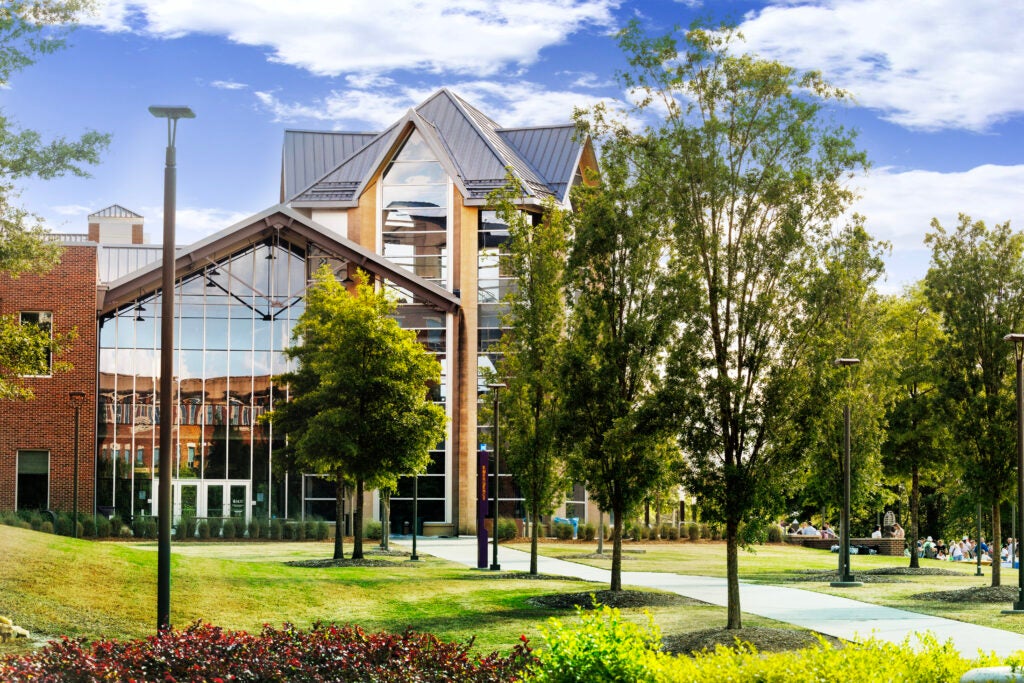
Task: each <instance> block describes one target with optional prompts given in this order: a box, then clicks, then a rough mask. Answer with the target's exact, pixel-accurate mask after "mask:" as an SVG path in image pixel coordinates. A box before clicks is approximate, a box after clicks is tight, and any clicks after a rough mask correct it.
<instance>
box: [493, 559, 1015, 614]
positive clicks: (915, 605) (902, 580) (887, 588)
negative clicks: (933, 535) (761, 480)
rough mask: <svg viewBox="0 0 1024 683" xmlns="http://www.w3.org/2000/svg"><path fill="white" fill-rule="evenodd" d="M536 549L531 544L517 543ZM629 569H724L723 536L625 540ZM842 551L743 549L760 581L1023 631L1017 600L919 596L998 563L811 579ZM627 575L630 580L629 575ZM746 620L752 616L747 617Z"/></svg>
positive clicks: (746, 571)
mask: <svg viewBox="0 0 1024 683" xmlns="http://www.w3.org/2000/svg"><path fill="white" fill-rule="evenodd" d="M511 547H515V548H517V549H519V550H524V551H526V552H529V545H527V544H522V545H516V546H511ZM595 547H596V545H595V544H585V545H584V544H559V543H544V544H542V545H541V546H540V552H541V553H542V554H544V555H549V556H551V557H560V558H565V559H569V558H571V556H573V555H581V554H589V553H593V551H594V549H595ZM623 548H624V552H623V558H624V559H623V562H622V570H623V571H624V572H631V571H637V572H672V573H677V574H696V575H703V576H719V577H724V576H725V544H724V542H696V543H691V542H655V543H644V542H638V543H634V542H627V543H625V544H624V545H623ZM605 554H606V555H607V558H605V559H589V558H588V559H582V558H581V559H574V561H576V562H582V563H585V564H589V565H592V566H595V567H602V568H606V569H607V568H610V567H611V544H610V543H605ZM837 563H838V556H837V555H836V554H835V553H830V552H827V551H824V550H813V549H810V548H802V547H799V546H792V545H789V544H785V543H775V544H768V545H763V546H757V547H755V548H754V551H753V552H748V551H742V550H741V551H740V558H739V567H740V579H741V580H744V581H751V582H758V583H773V584H786V585H788V586H790V587H793V588H803V589H806V590H810V591H817V592H821V593H830V594H833V595H841V596H843V597H847V598H853V599H855V600H862V601H864V602H870V603H874V604H878V605H886V606H888V607H896V608H899V609H905V610H909V611H912V612H921V613H924V614H932V615H935V616H940V617H946V618H948V619H956V620H959V621H966V622H969V623H972V624H980V625H983V626H991V627H993V628H1000V629H1004V630H1007V631H1014V632H1016V633H1024V616H1019V615H1005V614H1002V610H1004V609H1009V608H1010V603H1009V602H1008V601H1003V602H995V603H989V602H977V601H966V600H963V601H956V602H946V601H940V600H921V599H917V598H914V597H912V596H915V595H918V594H922V593H934V592H939V591H949V590H958V589H966V588H976V587H982V586H989V585H991V582H992V574H991V571H992V570H991V567H987V566H982V573H983V576H982V577H977V576H975V571H976V567H975V565H974V564H973V563H967V562H942V561H939V560H926V559H922V560H921V567H931V568H940V569H947V570H952V571H956V572H958V573H959V574H960V575H959V576H886V577H879V578H878V579H876V581H884V583H882V582H878V583H875V582H871V583H868V582H867V581H869V580H870V579H871V577H867V576H859V577H856V578H860V579H864V580H865V581H866V582H865V585H864V586H862V587H859V588H832V587H831V586H829V582H828V581H827V580H817V581H806V580H802V579H804V578H807V577H806V573H807V572H809V571H813V570H820V571H827V570H835V569H836V566H837ZM909 563H910V560H909V559H908V558H905V557H887V556H883V555H854V556H851V558H850V567H851V569H852V571H853V573H854V575H856V574H857V572H858V571H864V570H870V569H878V568H881V567H907V566H909ZM1017 581H1018V574H1017V570H1015V569H1007V568H1005V567H1004V568H1003V569H1002V576H1001V585H1003V586H1013V587H1015V586H1017ZM627 582H628V581H627ZM745 619H746V618H745Z"/></svg>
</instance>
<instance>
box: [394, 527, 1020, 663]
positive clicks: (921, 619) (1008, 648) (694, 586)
mask: <svg viewBox="0 0 1024 683" xmlns="http://www.w3.org/2000/svg"><path fill="white" fill-rule="evenodd" d="M393 542H395V543H397V544H401V545H403V546H409V544H410V541H409V539H408V538H405V539H403V538H401V537H398V538H395V539H393ZM416 543H417V551H418V552H420V553H423V554H425V555H433V556H434V557H439V558H442V559H445V560H449V561H451V562H456V563H458V564H463V565H466V566H467V567H476V557H477V555H476V552H477V549H476V539H475V538H471V537H463V538H420V539H418V540H417V542H416ZM608 552H611V551H610V549H609V551H608ZM487 557H488V563H489V562H490V558H491V548H490V547H488V554H487ZM498 563H499V564H500V565H501V568H502V570H511V571H529V568H530V555H529V553H525V552H521V551H519V550H513V549H511V548H505V547H500V548H499V549H498ZM538 570H539V571H540V572H541V573H542V574H557V575H561V576H570V577H575V578H579V579H584V580H587V581H597V582H601V583H605V584H607V583H608V582H609V581H610V580H611V579H610V572H609V571H608V570H606V569H597V568H595V567H589V566H587V565H583V564H579V563H576V562H567V561H565V560H557V559H554V558H550V557H544V556H543V555H542V556H540V557H539V558H538ZM622 583H623V585H624V586H640V587H644V588H657V589H660V590H665V591H671V592H673V593H677V594H679V595H683V596H686V597H688V598H693V599H695V600H700V601H702V602H707V603H710V604H712V605H720V606H723V607H724V606H725V604H726V584H725V579H719V578H714V577H707V576H682V575H679V574H666V573H658V572H623V573H622ZM867 590H871V588H870V584H869V585H868V586H865V587H863V588H851V589H850V594H851V595H854V596H855V595H856V594H857V592H858V591H867ZM740 604H741V605H742V608H743V611H744V612H745V613H747V614H756V615H758V616H761V617H767V618H769V619H775V620H776V621H783V622H786V623H790V624H795V625H797V626H802V627H803V628H807V629H811V630H813V631H818V632H820V633H825V634H828V635H831V636H835V637H837V638H843V639H846V640H857V639H862V638H867V637H869V636H872V635H874V636H875V637H876V638H878V639H880V640H886V641H890V642H902V641H903V639H904V638H906V637H907V636H908V635H910V634H913V633H925V632H927V631H930V632H931V633H933V634H934V635H935V636H936V638H938V640H939V642H945V641H946V640H952V641H953V644H954V645H955V646H956V648H957V650H959V651H960V653H961V654H962V655H964V656H966V657H975V656H977V654H978V651H979V650H981V651H983V652H990V651H994V652H996V654H998V655H1000V656H1005V655H1008V654H1010V653H1012V652H1016V651H1018V650H1024V635H1020V634H1017V633H1011V632H1009V631H1003V630H1001V629H996V628H989V627H987V626H976V625H974V624H967V623H964V622H962V621H953V620H951V619H943V618H941V617H933V616H929V615H926V614H917V613H915V612H907V611H905V610H899V609H893V608H891V607H881V606H879V605H871V604H868V603H864V602H859V601H857V600H851V599H850V598H843V597H836V596H833V595H826V594H824V593H815V592H812V591H806V590H801V589H798V588H787V587H784V586H768V585H760V584H752V583H746V582H740ZM1007 607H1009V605H1007ZM1006 619H1007V621H1008V622H1009V621H1011V620H1024V616H1017V615H1007V616H1006Z"/></svg>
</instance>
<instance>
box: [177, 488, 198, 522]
mask: <svg viewBox="0 0 1024 683" xmlns="http://www.w3.org/2000/svg"><path fill="white" fill-rule="evenodd" d="M172 500H173V501H174V519H176V520H177V519H181V518H182V516H185V515H187V516H189V517H197V516H198V515H199V482H190V483H187V484H186V483H177V482H175V483H174V496H173V498H172Z"/></svg>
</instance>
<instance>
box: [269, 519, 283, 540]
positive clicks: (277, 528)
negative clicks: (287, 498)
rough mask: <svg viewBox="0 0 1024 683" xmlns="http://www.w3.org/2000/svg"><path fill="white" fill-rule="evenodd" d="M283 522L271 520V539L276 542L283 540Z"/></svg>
mask: <svg viewBox="0 0 1024 683" xmlns="http://www.w3.org/2000/svg"><path fill="white" fill-rule="evenodd" d="M282 531H283V530H282V527H281V520H279V519H272V520H270V538H271V539H272V540H275V541H280V540H281V535H282Z"/></svg>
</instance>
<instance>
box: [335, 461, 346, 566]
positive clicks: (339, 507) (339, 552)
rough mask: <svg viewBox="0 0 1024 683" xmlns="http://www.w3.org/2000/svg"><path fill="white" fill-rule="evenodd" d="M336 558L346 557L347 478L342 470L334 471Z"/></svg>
mask: <svg viewBox="0 0 1024 683" xmlns="http://www.w3.org/2000/svg"><path fill="white" fill-rule="evenodd" d="M334 477H335V483H334V519H336V520H337V521H336V522H335V523H334V559H336V560H344V559H345V478H344V477H342V476H341V470H337V471H336V472H335V473H334Z"/></svg>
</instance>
